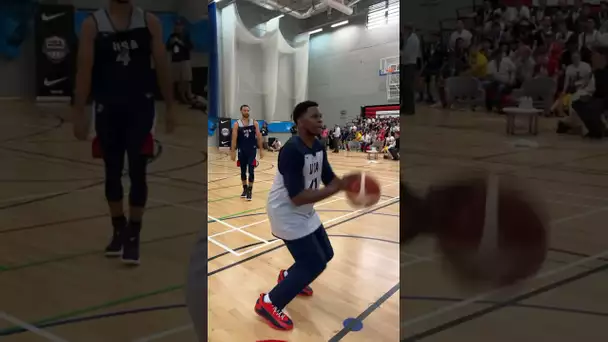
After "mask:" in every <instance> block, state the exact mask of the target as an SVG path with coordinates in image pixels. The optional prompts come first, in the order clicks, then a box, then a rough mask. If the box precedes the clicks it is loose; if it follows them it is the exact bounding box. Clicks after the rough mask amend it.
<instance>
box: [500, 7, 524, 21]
mask: <svg viewBox="0 0 608 342" xmlns="http://www.w3.org/2000/svg"><path fill="white" fill-rule="evenodd" d="M505 19H506V20H507V21H508V22H511V23H512V22H516V21H519V20H521V19H530V9H529V8H528V7H527V6H521V8H520V9H519V10H518V9H517V7H508V8H507V10H506V11H505Z"/></svg>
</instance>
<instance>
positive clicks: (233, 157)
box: [230, 151, 236, 161]
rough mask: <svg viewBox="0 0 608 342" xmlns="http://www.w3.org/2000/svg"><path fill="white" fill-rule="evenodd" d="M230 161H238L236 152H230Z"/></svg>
mask: <svg viewBox="0 0 608 342" xmlns="http://www.w3.org/2000/svg"><path fill="white" fill-rule="evenodd" d="M230 159H232V161H235V160H236V151H230Z"/></svg>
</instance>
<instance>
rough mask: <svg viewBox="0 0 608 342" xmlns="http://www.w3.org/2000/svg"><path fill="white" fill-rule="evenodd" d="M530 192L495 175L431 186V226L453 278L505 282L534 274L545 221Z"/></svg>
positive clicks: (541, 251) (541, 255)
mask: <svg viewBox="0 0 608 342" xmlns="http://www.w3.org/2000/svg"><path fill="white" fill-rule="evenodd" d="M531 198H532V197H531V196H530V195H529V194H528V193H526V192H524V191H521V190H515V189H514V187H513V186H508V185H507V183H506V182H501V181H500V180H499V179H498V178H497V177H490V178H478V179H472V180H467V181H462V182H457V183H454V184H451V185H448V186H444V187H441V188H438V189H434V190H431V191H430V193H429V197H428V200H429V201H430V202H429V203H430V205H431V207H432V214H431V215H432V216H433V217H432V218H431V219H430V220H432V222H433V223H432V225H433V227H434V230H435V233H436V234H437V246H438V249H439V251H440V252H441V254H442V255H443V256H444V266H447V267H446V268H447V269H448V270H449V271H451V272H452V273H453V274H454V275H456V276H457V277H458V278H459V280H464V281H468V282H473V283H477V284H479V285H489V286H506V285H511V284H514V283H517V282H519V281H521V280H524V279H526V278H528V277H530V276H533V275H535V274H536V273H537V272H538V270H539V269H540V268H541V266H542V264H543V262H544V260H545V257H546V255H547V244H548V242H547V239H548V232H547V225H546V223H545V220H543V216H542V215H541V210H540V208H539V206H538V205H537V204H536V203H535V202H534V201H533V200H532V199H531Z"/></svg>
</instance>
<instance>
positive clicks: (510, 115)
mask: <svg viewBox="0 0 608 342" xmlns="http://www.w3.org/2000/svg"><path fill="white" fill-rule="evenodd" d="M503 110H504V112H505V113H506V114H507V134H509V135H515V118H516V117H517V116H518V115H522V116H523V115H526V116H528V133H530V134H533V135H537V134H538V114H540V113H542V112H543V110H542V109H537V108H520V107H506V108H503Z"/></svg>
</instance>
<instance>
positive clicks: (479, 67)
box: [463, 45, 488, 79]
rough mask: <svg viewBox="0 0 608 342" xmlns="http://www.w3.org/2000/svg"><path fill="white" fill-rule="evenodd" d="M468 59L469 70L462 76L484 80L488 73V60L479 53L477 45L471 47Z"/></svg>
mask: <svg viewBox="0 0 608 342" xmlns="http://www.w3.org/2000/svg"><path fill="white" fill-rule="evenodd" d="M469 50H470V57H469V69H468V70H466V71H464V72H463V75H468V76H472V77H476V78H479V79H484V78H485V77H486V75H487V72H488V59H487V58H486V56H485V55H484V54H483V53H481V49H480V46H479V45H473V46H471V49H469Z"/></svg>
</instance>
